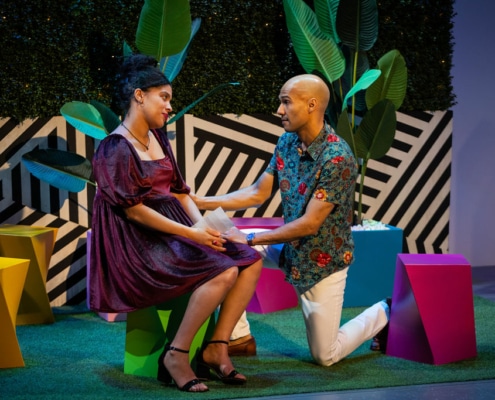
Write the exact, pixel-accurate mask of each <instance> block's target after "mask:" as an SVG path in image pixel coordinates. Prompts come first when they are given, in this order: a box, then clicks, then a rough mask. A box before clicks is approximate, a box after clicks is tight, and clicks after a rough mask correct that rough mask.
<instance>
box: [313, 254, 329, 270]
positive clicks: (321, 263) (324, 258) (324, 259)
mask: <svg viewBox="0 0 495 400" xmlns="http://www.w3.org/2000/svg"><path fill="white" fill-rule="evenodd" d="M330 261H332V256H331V255H330V254H328V253H320V254H319V255H318V257H317V259H316V264H317V265H318V267H321V268H323V267H325V266H326V265H327V264H328V263H329V262H330Z"/></svg>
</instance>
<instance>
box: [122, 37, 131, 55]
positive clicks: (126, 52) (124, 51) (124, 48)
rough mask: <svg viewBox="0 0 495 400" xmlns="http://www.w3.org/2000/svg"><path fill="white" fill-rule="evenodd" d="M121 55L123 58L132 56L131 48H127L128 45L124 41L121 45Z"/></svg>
mask: <svg viewBox="0 0 495 400" xmlns="http://www.w3.org/2000/svg"><path fill="white" fill-rule="evenodd" d="M122 54H123V55H124V58H126V57H129V56H131V55H132V49H131V46H129V44H128V43H127V42H126V41H125V40H124V43H123V44H122Z"/></svg>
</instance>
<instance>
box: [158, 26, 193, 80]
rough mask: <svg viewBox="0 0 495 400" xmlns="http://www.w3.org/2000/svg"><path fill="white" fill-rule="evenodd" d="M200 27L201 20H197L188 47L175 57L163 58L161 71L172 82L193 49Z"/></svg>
mask: <svg viewBox="0 0 495 400" xmlns="http://www.w3.org/2000/svg"><path fill="white" fill-rule="evenodd" d="M200 26H201V18H195V19H194V21H193V22H192V25H191V37H190V38H189V42H188V43H187V45H186V47H184V49H183V50H182V51H181V52H180V53H178V54H174V55H173V56H167V57H163V58H162V59H161V60H160V69H161V70H162V72H163V73H164V74H165V76H166V77H167V78H168V80H169V81H170V82H173V80H174V79H175V78H176V76H177V75H178V74H179V72H180V70H181V69H182V66H183V65H184V61H185V60H186V57H187V52H188V51H189V48H190V47H191V42H192V40H193V38H194V35H196V33H197V32H198V30H199V27H200Z"/></svg>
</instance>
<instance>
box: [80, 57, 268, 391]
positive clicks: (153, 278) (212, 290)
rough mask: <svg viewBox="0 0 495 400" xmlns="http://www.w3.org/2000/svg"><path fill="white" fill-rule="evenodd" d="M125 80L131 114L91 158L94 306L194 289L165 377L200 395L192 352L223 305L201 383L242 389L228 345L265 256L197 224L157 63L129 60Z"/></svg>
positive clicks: (167, 89) (161, 374)
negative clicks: (209, 380) (212, 377)
mask: <svg viewBox="0 0 495 400" xmlns="http://www.w3.org/2000/svg"><path fill="white" fill-rule="evenodd" d="M117 78H118V79H117V81H118V93H117V97H118V98H119V100H120V103H121V107H122V109H123V111H124V113H125V118H124V120H123V121H122V123H121V124H120V125H119V126H118V127H117V128H116V129H115V131H114V132H112V133H111V134H110V135H108V136H107V137H106V138H105V139H103V140H102V141H101V143H100V145H99V146H98V149H97V151H96V153H95V155H94V159H93V170H94V176H95V179H96V182H97V193H96V196H95V199H94V205H93V220H92V241H91V271H90V277H91V282H90V306H91V309H93V310H95V311H100V312H129V311H133V310H136V309H140V308H144V307H149V306H152V305H156V304H159V303H161V302H165V301H167V300H170V299H173V298H176V297H178V296H181V295H183V294H186V293H192V295H191V297H190V300H189V303H188V306H187V309H186V312H185V315H184V318H183V320H182V322H181V324H180V327H179V330H178V332H177V335H176V336H175V338H174V339H173V340H172V342H171V343H168V344H167V345H166V346H165V348H164V350H163V352H162V355H161V356H160V358H159V366H158V379H159V380H161V381H164V382H167V383H170V382H171V381H172V380H173V381H174V382H175V383H176V385H177V387H178V388H179V389H180V390H184V391H191V392H198V391H206V390H208V387H207V386H206V385H205V384H204V383H202V382H200V381H199V379H198V377H197V376H196V375H195V374H194V372H193V370H192V369H191V366H190V364H189V356H188V354H187V353H188V352H189V347H190V345H191V343H192V341H193V338H194V336H195V334H196V332H197V331H198V330H199V328H200V327H201V325H202V324H203V323H204V322H205V321H206V320H207V318H208V317H209V316H210V315H211V314H212V313H213V312H214V311H215V310H216V308H217V307H218V306H219V305H221V307H220V311H219V314H218V321H217V324H216V328H215V331H214V333H213V336H212V338H211V341H210V342H208V343H207V345H206V346H205V347H204V348H203V349H202V351H201V352H200V353H199V354H198V359H197V364H198V367H199V368H198V371H197V372H198V375H200V373H201V376H199V377H200V378H202V377H204V376H203V375H205V376H206V374H208V375H209V372H210V369H211V370H213V371H214V372H215V373H216V374H217V375H218V377H219V378H220V379H221V380H222V381H223V382H224V383H228V384H243V383H245V382H246V377H245V376H244V375H242V374H240V373H238V372H237V371H236V370H235V369H234V366H233V365H232V362H231V360H230V358H229V355H228V351H227V347H228V346H227V345H228V342H229V338H230V335H231V333H232V330H233V328H234V326H235V324H236V322H237V320H238V319H239V317H240V316H241V314H242V312H243V310H244V309H245V308H246V306H247V305H248V303H249V300H250V299H251V297H252V295H253V292H254V289H255V287H256V283H257V281H258V278H259V275H260V272H261V267H262V262H261V259H260V256H259V255H258V253H257V252H256V251H255V250H253V249H252V248H251V247H249V246H247V245H241V244H235V243H230V242H228V243H227V242H226V240H224V239H222V238H221V236H220V232H217V231H215V230H213V229H209V228H206V229H199V228H195V227H193V224H194V223H195V222H196V221H197V220H199V219H200V218H201V213H200V212H199V210H198V208H197V207H196V205H195V204H194V202H193V201H192V200H191V198H190V196H189V191H190V189H189V187H188V186H187V184H186V183H185V182H184V180H183V178H182V176H181V174H180V171H179V169H178V167H177V163H176V160H175V158H174V155H173V153H172V150H171V147H170V143H169V141H168V139H167V135H166V133H165V132H163V131H162V130H161V129H160V128H162V127H163V126H164V125H165V124H166V122H167V119H168V116H169V114H170V112H171V111H172V106H171V103H170V102H171V99H172V87H171V84H170V82H169V81H168V80H167V78H166V77H165V76H164V74H163V73H162V72H161V71H160V69H159V68H158V67H157V62H156V60H155V59H153V58H152V57H148V56H145V55H139V54H138V55H133V56H130V57H128V58H127V59H126V60H125V62H124V64H123V66H122V70H121V73H120V74H119V76H118V77H117Z"/></svg>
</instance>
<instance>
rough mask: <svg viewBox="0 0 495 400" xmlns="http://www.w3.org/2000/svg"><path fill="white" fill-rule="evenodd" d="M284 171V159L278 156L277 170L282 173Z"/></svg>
mask: <svg viewBox="0 0 495 400" xmlns="http://www.w3.org/2000/svg"><path fill="white" fill-rule="evenodd" d="M283 169H284V160H283V159H282V157H279V156H277V170H278V171H281V170H283Z"/></svg>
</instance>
